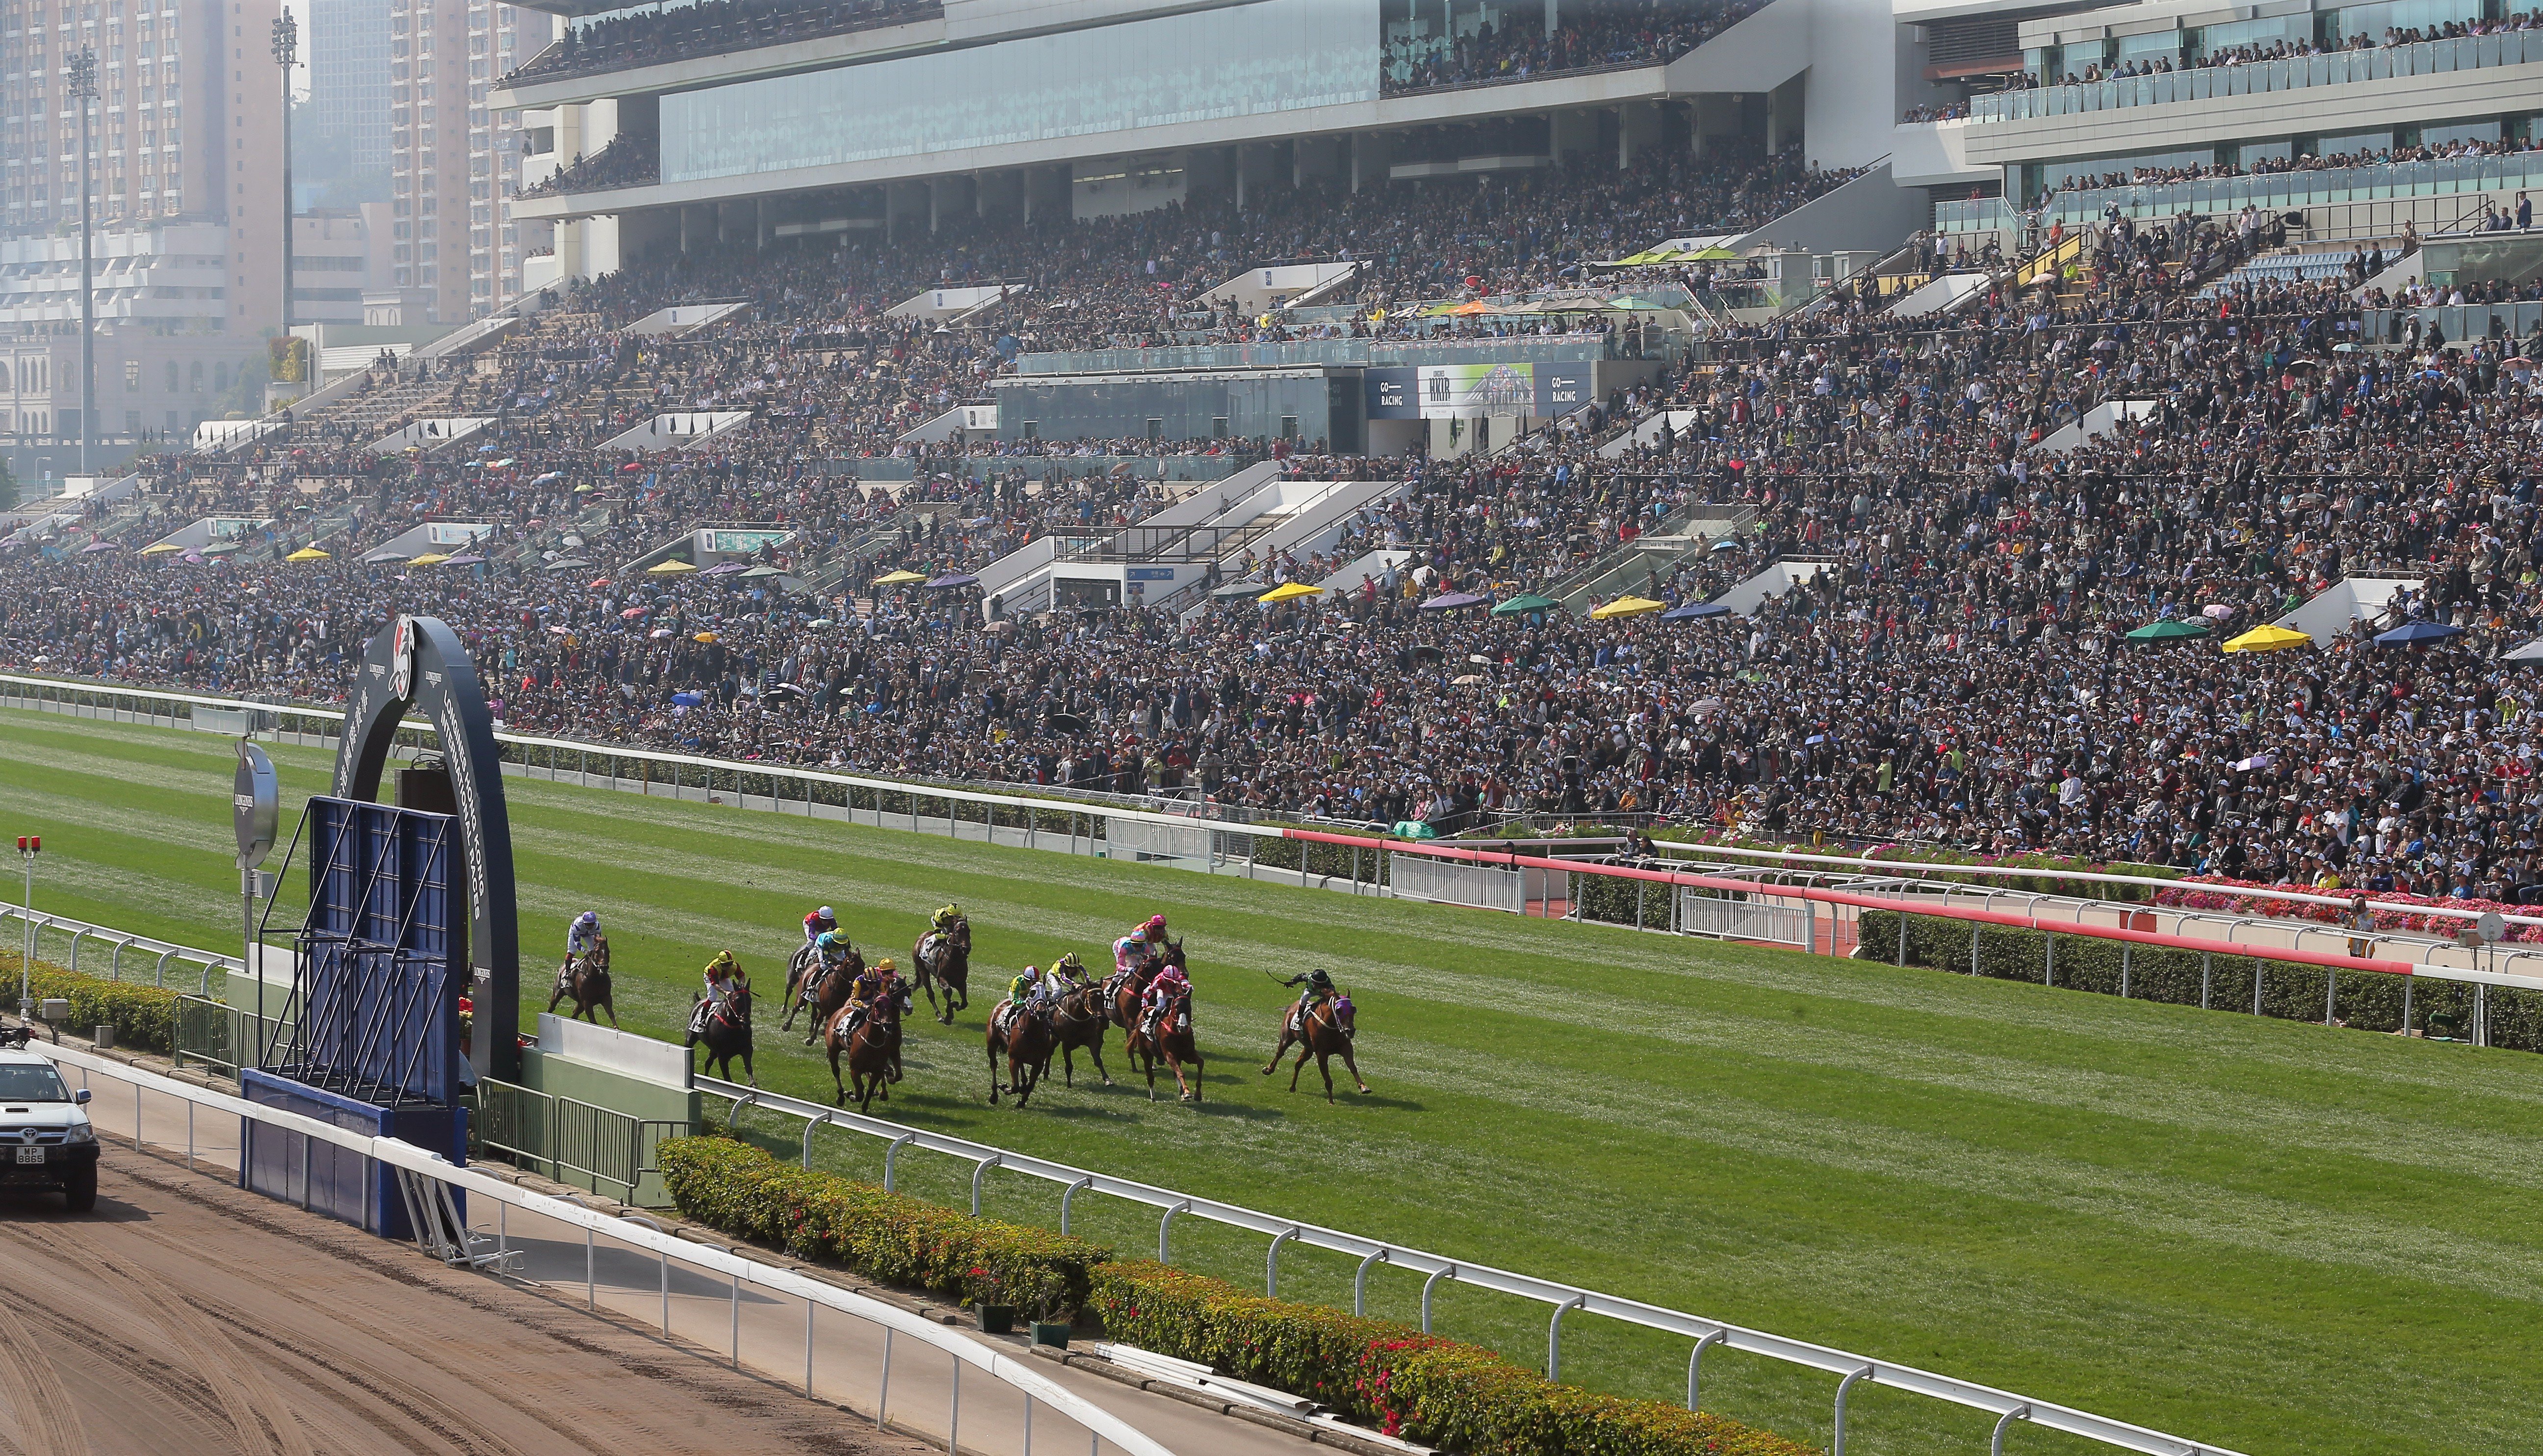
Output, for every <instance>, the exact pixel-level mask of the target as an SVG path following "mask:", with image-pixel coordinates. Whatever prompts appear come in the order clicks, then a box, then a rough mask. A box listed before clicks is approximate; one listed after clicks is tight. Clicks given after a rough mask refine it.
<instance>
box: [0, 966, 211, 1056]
mask: <svg viewBox="0 0 2543 1456" xmlns="http://www.w3.org/2000/svg"><path fill="white" fill-rule="evenodd" d="M18 961H19V957H18V955H17V954H16V953H14V952H0V980H6V981H8V982H9V984H10V985H12V986H15V985H16V984H17V981H18ZM27 994H28V995H30V996H33V997H35V998H36V999H37V1000H39V1001H40V1000H42V999H44V998H45V997H47V996H61V997H66V998H68V999H69V1001H70V1003H71V1014H70V1019H69V1020H67V1021H65V1022H63V1023H62V1024H61V1027H62V1030H63V1031H66V1032H70V1033H73V1034H75V1035H81V1036H85V1035H88V1034H89V1030H90V1029H91V1028H93V1027H113V1028H115V1044H116V1045H117V1046H120V1047H124V1048H126V1049H127V1050H131V1051H157V1052H166V1051H168V1050H171V1049H172V1048H173V1047H174V1045H175V1041H176V1032H177V993H176V991H175V990H173V989H171V988H169V987H166V986H145V985H142V984H141V983H140V982H138V981H111V980H108V979H107V978H106V977H104V976H95V975H90V974H88V973H86V972H85V971H81V972H73V971H69V970H65V969H63V968H62V967H60V966H58V965H54V964H52V963H51V962H49V961H44V960H39V961H37V962H36V965H35V969H34V970H33V971H32V972H31V973H30V974H29V975H28V977H27Z"/></svg>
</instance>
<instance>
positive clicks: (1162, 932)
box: [1113, 915, 1166, 975]
mask: <svg viewBox="0 0 2543 1456" xmlns="http://www.w3.org/2000/svg"><path fill="white" fill-rule="evenodd" d="M1165 944H1166V917H1165V916H1163V915H1151V916H1149V917H1148V919H1147V923H1146V924H1144V925H1141V926H1140V927H1139V928H1138V929H1136V930H1134V931H1131V932H1130V933H1129V934H1128V935H1125V936H1123V937H1121V939H1119V940H1117V941H1115V942H1114V943H1113V971H1114V973H1115V974H1116V975H1121V974H1126V973H1128V972H1130V971H1134V970H1144V969H1146V968H1147V964H1148V962H1149V961H1151V960H1154V959H1155V958H1157V957H1158V956H1160V955H1162V954H1164V946H1165Z"/></svg>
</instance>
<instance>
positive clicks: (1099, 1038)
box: [1086, 1027, 1113, 1087]
mask: <svg viewBox="0 0 2543 1456" xmlns="http://www.w3.org/2000/svg"><path fill="white" fill-rule="evenodd" d="M1086 1054H1087V1055H1088V1056H1090V1057H1093V1058H1094V1059H1095V1075H1096V1076H1098V1077H1101V1078H1103V1079H1104V1085H1105V1086H1107V1087H1110V1086H1112V1085H1113V1074H1112V1073H1111V1072H1109V1071H1106V1070H1105V1069H1104V1032H1103V1029H1102V1028H1100V1027H1099V1028H1097V1029H1096V1033H1095V1044H1094V1045H1092V1046H1089V1047H1087V1048H1086Z"/></svg>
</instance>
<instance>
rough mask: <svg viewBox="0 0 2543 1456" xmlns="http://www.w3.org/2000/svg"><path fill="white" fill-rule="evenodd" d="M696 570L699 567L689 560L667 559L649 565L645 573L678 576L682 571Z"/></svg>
mask: <svg viewBox="0 0 2543 1456" xmlns="http://www.w3.org/2000/svg"><path fill="white" fill-rule="evenodd" d="M696 570H697V568H696V567H695V566H694V565H692V564H690V563H688V562H684V561H666V562H656V563H655V564H654V565H652V566H650V567H647V568H646V569H645V575H648V576H676V575H680V574H681V573H682V572H694V571H696Z"/></svg>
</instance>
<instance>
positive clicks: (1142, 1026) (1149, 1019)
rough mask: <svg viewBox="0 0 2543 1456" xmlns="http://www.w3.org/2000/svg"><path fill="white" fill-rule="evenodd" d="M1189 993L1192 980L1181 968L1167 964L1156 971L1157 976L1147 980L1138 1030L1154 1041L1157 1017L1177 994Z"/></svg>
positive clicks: (1171, 1002) (1190, 992) (1172, 1002)
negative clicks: (1146, 992)
mask: <svg viewBox="0 0 2543 1456" xmlns="http://www.w3.org/2000/svg"><path fill="white" fill-rule="evenodd" d="M1191 994H1192V982H1191V981H1190V980H1188V979H1186V978H1185V976H1184V973H1183V972H1182V971H1181V970H1178V969H1176V968H1175V967H1174V966H1171V965H1169V966H1167V967H1166V968H1165V969H1163V970H1161V971H1158V972H1157V978H1156V979H1155V980H1153V981H1150V982H1148V994H1147V996H1146V997H1145V998H1143V1004H1144V1005H1145V1007H1146V1008H1147V1010H1146V1011H1145V1013H1144V1014H1143V1015H1141V1016H1140V1018H1139V1030H1140V1032H1141V1033H1142V1034H1143V1035H1146V1036H1147V1038H1148V1039H1149V1040H1150V1041H1151V1042H1154V1041H1155V1040H1156V1039H1157V1018H1158V1017H1160V1016H1163V1015H1165V1011H1166V1008H1167V1007H1168V1006H1171V1005H1173V1004H1174V1000H1175V998H1176V997H1177V996H1189V995H1191Z"/></svg>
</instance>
